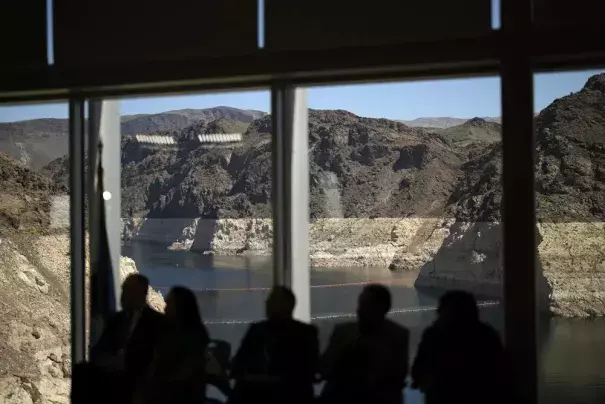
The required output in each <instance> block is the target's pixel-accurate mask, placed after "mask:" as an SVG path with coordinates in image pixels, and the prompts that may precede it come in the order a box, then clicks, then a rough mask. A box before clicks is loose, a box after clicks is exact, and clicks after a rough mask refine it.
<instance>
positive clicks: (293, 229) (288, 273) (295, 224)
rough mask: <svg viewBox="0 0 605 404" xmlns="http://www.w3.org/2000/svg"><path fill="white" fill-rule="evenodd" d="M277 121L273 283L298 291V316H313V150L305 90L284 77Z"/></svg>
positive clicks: (275, 96)
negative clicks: (311, 205) (310, 217)
mask: <svg viewBox="0 0 605 404" xmlns="http://www.w3.org/2000/svg"><path fill="white" fill-rule="evenodd" d="M271 99H272V105H271V114H272V124H273V237H274V240H273V284H274V285H286V286H289V287H291V288H292V291H293V292H294V294H295V295H296V300H297V304H296V308H295V309H294V317H295V318H297V319H298V320H301V321H305V322H308V321H310V318H311V296H310V292H311V291H310V273H309V156H308V136H309V134H308V124H307V116H308V109H307V97H306V90H305V89H302V88H296V87H292V86H289V85H287V84H284V83H279V84H276V85H274V86H273V88H272V93H271Z"/></svg>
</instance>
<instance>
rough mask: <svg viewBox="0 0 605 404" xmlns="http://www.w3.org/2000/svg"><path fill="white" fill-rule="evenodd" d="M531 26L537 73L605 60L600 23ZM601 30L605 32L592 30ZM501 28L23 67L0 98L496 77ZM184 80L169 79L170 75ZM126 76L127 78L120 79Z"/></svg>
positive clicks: (7, 78) (10, 76) (2, 87)
mask: <svg viewBox="0 0 605 404" xmlns="http://www.w3.org/2000/svg"><path fill="white" fill-rule="evenodd" d="M568 32H569V31H565V32H558V31H557V32H553V30H549V31H543V30H542V31H540V30H537V31H534V32H532V34H531V38H530V39H531V40H532V42H533V46H532V47H531V48H532V55H531V57H532V66H533V68H534V70H535V72H540V73H541V72H547V71H551V70H558V69H564V70H581V69H591V68H595V67H598V66H605V45H604V44H602V43H599V41H598V40H597V38H602V37H604V36H605V28H603V29H600V31H599V32H597V33H595V30H594V29H593V30H592V31H590V30H579V31H578V32H577V33H574V34H571V35H565V34H568ZM599 33H602V34H603V35H597V34H599ZM504 42H505V41H504V40H503V36H502V32H501V31H493V32H492V33H490V34H489V35H485V36H483V37H479V38H472V39H464V40H454V41H441V42H434V43H415V44H402V45H389V46H375V47H349V48H342V49H329V50H313V51H288V52H285V51H282V52H275V51H273V52H271V51H266V50H260V51H259V52H257V53H254V54H249V55H244V56H233V57H224V58H214V59H198V60H194V61H188V62H187V63H181V62H179V63H174V62H161V63H160V62H158V63H147V64H145V65H144V66H126V65H124V66H120V65H118V66H113V67H103V68H82V69H73V70H68V69H61V68H59V67H58V66H49V67H46V68H43V69H33V70H32V69H30V70H27V69H22V70H20V71H18V72H12V73H11V72H5V73H2V74H1V75H0V104H6V103H12V104H19V103H28V102H41V101H61V100H67V99H69V98H70V97H81V98H90V97H104V98H111V97H125V96H143V95H165V94H178V93H191V92H219V91H250V90H268V89H269V88H271V85H272V84H273V83H275V82H276V81H287V82H289V83H291V84H293V85H296V86H301V87H310V86H321V85H337V84H354V83H362V82H363V83H367V82H389V81H404V80H405V81H410V80H426V79H438V78H454V77H455V78H462V77H477V76H489V75H491V76H496V75H498V74H499V69H500V60H501V57H502V53H503V51H504V49H503V47H504V46H506V45H505V44H504ZM177 74H178V77H181V78H182V80H178V81H174V80H172V81H171V80H170V78H171V77H175V76H176V75H177ZM124 83H130V84H124Z"/></svg>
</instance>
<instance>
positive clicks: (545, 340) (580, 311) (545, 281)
mask: <svg viewBox="0 0 605 404" xmlns="http://www.w3.org/2000/svg"><path fill="white" fill-rule="evenodd" d="M553 93H554V94H553ZM535 94H536V96H535V98H536V104H537V105H536V112H537V116H536V118H535V134H536V151H537V164H536V200H537V216H538V221H539V224H538V230H539V233H540V244H539V245H538V252H539V258H540V265H541V270H542V274H541V278H540V280H541V283H540V285H539V286H540V288H539V290H538V296H539V298H540V300H539V301H540V303H541V306H540V308H541V309H542V311H543V313H544V315H543V318H542V319H541V321H540V324H539V326H540V327H539V340H540V348H541V351H540V355H541V356H540V358H539V363H540V366H541V373H540V382H541V385H540V401H541V402H542V403H555V402H577V403H580V402H581V403H600V402H603V400H605V367H604V366H603V363H605V350H604V349H603V343H602V341H603V330H604V329H605V322H604V321H603V319H602V316H603V315H604V314H605V304H604V299H603V296H604V294H605V276H604V275H603V274H604V272H603V270H604V269H605V267H604V264H605V243H604V237H605V223H604V219H605V199H603V195H605V192H604V191H605V175H604V174H605V171H603V167H605V166H604V163H605V149H604V147H603V146H604V144H605V109H604V106H605V74H603V73H602V72H573V73H553V74H544V75H536V76H535ZM553 95H555V96H556V99H555V100H553V99H552V98H554V97H553Z"/></svg>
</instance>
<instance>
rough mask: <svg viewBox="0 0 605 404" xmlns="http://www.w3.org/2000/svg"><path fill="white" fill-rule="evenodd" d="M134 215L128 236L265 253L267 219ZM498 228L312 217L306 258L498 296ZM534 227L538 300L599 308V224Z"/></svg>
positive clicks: (554, 306)
mask: <svg viewBox="0 0 605 404" xmlns="http://www.w3.org/2000/svg"><path fill="white" fill-rule="evenodd" d="M133 222H134V221H132V220H124V227H125V230H124V234H128V235H129V236H130V238H129V239H128V240H129V241H131V242H132V241H134V242H141V241H142V242H154V243H158V244H161V245H164V246H165V247H166V248H169V249H173V250H184V251H192V252H197V253H202V254H215V255H254V256H269V255H271V248H272V237H273V230H272V222H271V219H219V220H209V219H187V220H185V219H159V220H156V219H141V220H139V221H137V225H136V226H133ZM183 225H185V226H184V227H181V226H183ZM501 231H502V230H501V224H500V223H499V222H461V221H456V220H455V219H453V218H444V217H438V218H405V219H393V218H376V219H363V218H362V219H345V218H342V219H336V218H331V219H316V220H314V221H313V222H312V223H310V225H309V236H310V237H309V240H310V262H311V265H312V266H313V267H321V268H330V267H388V268H390V269H391V270H394V271H409V272H418V273H419V275H418V278H417V280H416V286H417V287H431V288H441V289H451V288H462V289H466V290H471V291H473V292H475V293H479V294H482V295H488V296H498V295H500V293H501V285H502V258H503V257H502V254H501V252H502V238H501ZM538 231H539V234H540V244H539V245H538V255H539V259H540V268H541V272H542V273H541V274H540V278H539V280H538V285H539V300H540V304H541V307H543V308H544V309H545V310H547V311H550V312H551V313H553V314H555V315H559V316H564V317H588V316H603V315H605V243H604V241H605V223H602V222H572V223H543V224H540V225H539V226H538ZM170 235H173V238H171V236H170Z"/></svg>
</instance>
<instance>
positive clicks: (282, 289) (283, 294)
mask: <svg viewBox="0 0 605 404" xmlns="http://www.w3.org/2000/svg"><path fill="white" fill-rule="evenodd" d="M270 296H271V297H275V296H277V297H278V298H279V300H280V302H281V303H283V304H285V305H286V306H285V307H284V309H288V311H289V312H292V311H293V310H294V307H296V296H294V293H293V292H292V290H290V288H288V287H286V286H281V285H280V286H274V287H273V289H271V295H270Z"/></svg>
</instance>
